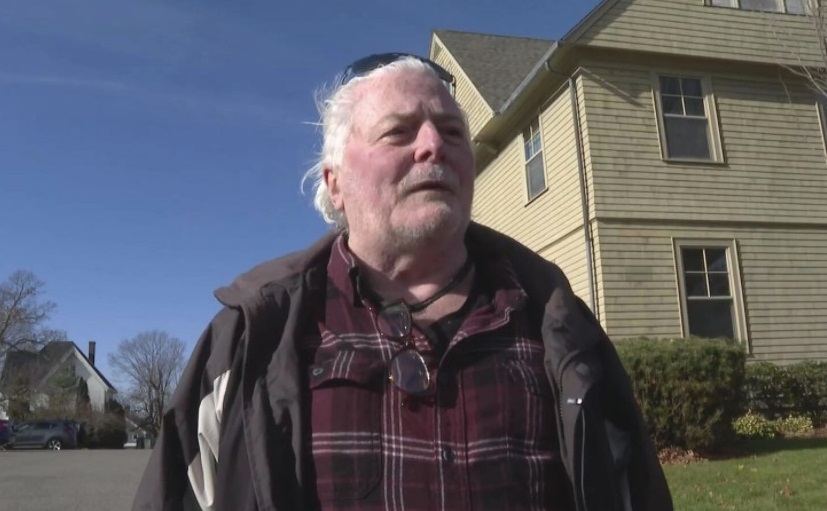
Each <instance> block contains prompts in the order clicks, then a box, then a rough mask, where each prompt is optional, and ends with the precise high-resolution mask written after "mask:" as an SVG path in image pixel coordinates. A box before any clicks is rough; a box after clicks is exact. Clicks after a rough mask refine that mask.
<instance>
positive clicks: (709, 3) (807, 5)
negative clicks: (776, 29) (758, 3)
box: [704, 0, 812, 16]
mask: <svg viewBox="0 0 827 511" xmlns="http://www.w3.org/2000/svg"><path fill="white" fill-rule="evenodd" d="M734 1H735V6H729V5H712V0H704V5H706V6H708V7H720V8H721V9H737V10H739V11H747V12H767V13H773V14H790V15H792V16H808V15H810V13H811V12H812V11H810V1H809V0H808V1H806V2H804V6H805V8H806V9H807V11H808V12H806V13H805V14H800V13H797V12H789V11H787V0H775V3H776V5H780V6H781V8H780V9H779V10H777V11H764V10H761V9H745V8H743V7H741V0H734Z"/></svg>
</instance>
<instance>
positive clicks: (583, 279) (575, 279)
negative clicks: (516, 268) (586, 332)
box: [540, 227, 590, 304]
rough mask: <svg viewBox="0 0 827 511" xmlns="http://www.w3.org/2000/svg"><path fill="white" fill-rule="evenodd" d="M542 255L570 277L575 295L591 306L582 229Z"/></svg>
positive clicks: (551, 246) (560, 240) (558, 242)
mask: <svg viewBox="0 0 827 511" xmlns="http://www.w3.org/2000/svg"><path fill="white" fill-rule="evenodd" d="M540 255H541V256H543V257H544V258H546V259H548V260H549V261H552V262H553V263H556V264H557V266H559V267H560V268H561V269H562V270H563V272H564V273H565V274H566V277H568V279H569V282H570V283H571V287H572V289H573V290H574V293H575V294H576V295H577V296H579V297H580V298H581V299H582V300H583V301H584V302H586V304H589V300H590V296H589V275H588V270H587V266H586V242H585V238H584V236H583V228H582V227H580V228H578V229H575V230H573V231H571V232H570V233H569V234H568V235H565V236H563V237H561V238H559V239H557V240H555V241H554V242H553V243H552V244H551V245H548V246H547V247H545V248H544V249H543V250H542V251H541V252H540Z"/></svg>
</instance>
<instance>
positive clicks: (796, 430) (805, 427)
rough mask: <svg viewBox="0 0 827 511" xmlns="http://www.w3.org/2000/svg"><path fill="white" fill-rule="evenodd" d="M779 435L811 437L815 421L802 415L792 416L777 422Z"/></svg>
mask: <svg viewBox="0 0 827 511" xmlns="http://www.w3.org/2000/svg"><path fill="white" fill-rule="evenodd" d="M775 426H776V430H777V431H778V434H780V435H781V436H785V437H801V436H809V435H810V434H811V433H812V432H813V430H814V429H815V428H814V427H813V420H812V419H811V418H810V417H805V416H802V415H790V416H789V417H784V418H783V419H777V420H776V421H775Z"/></svg>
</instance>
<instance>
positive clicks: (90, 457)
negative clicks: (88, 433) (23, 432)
mask: <svg viewBox="0 0 827 511" xmlns="http://www.w3.org/2000/svg"><path fill="white" fill-rule="evenodd" d="M150 452H152V451H150V450H149V449H146V450H135V449H125V450H122V451H120V450H113V451H105V450H100V451H98V450H94V451H90V450H77V451H75V450H63V451H60V452H52V451H40V450H33V451H28V450H26V451H24V450H20V451H2V452H0V509H2V510H9V511H12V510H13V511H97V510H106V511H110V510H111V511H129V509H130V507H131V505H132V497H133V496H134V495H135V491H136V490H137V488H138V483H139V482H140V479H141V475H142V474H143V471H144V467H145V466H146V463H147V461H148V460H149V454H150Z"/></svg>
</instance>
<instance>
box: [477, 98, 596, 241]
mask: <svg viewBox="0 0 827 511" xmlns="http://www.w3.org/2000/svg"><path fill="white" fill-rule="evenodd" d="M528 122H530V119H526V123H528ZM540 131H541V135H542V139H543V158H544V162H545V169H546V184H547V185H548V189H547V190H546V191H545V192H543V193H541V194H540V195H539V196H538V197H536V198H535V199H534V200H533V201H532V202H531V203H529V204H527V195H526V180H525V157H524V154H523V139H522V134H521V133H518V134H517V135H516V136H515V137H514V138H513V139H512V140H511V142H510V143H508V144H507V145H506V146H505V147H504V149H503V150H502V151H501V152H500V154H499V155H498V156H497V158H496V159H495V160H494V161H492V162H491V163H490V164H489V165H488V167H487V168H486V169H485V170H484V171H483V172H482V173H481V174H480V175H479V177H478V178H477V180H476V184H475V194H476V195H475V199H474V209H473V212H472V216H473V218H474V220H476V221H478V222H480V223H482V224H485V225H488V226H491V227H493V228H495V229H497V230H500V231H502V232H504V233H506V234H508V235H510V236H512V237H514V238H516V239H517V240H519V241H520V242H522V243H524V244H525V245H527V246H528V247H530V248H531V249H532V250H535V251H537V252H543V251H545V250H546V249H547V247H548V246H550V245H551V244H552V243H553V242H555V241H556V240H558V239H560V238H561V237H564V236H568V235H569V234H570V233H571V232H572V231H573V230H574V229H576V228H578V227H579V226H582V215H581V206H580V191H579V190H580V189H579V181H578V175H577V172H578V170H577V152H576V150H575V140H574V130H573V116H572V112H571V102H570V99H569V95H568V90H563V91H562V92H561V93H560V94H558V96H557V97H556V98H554V100H553V101H551V102H550V104H549V105H548V107H547V108H546V109H545V110H544V111H543V112H542V113H541V115H540Z"/></svg>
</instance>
